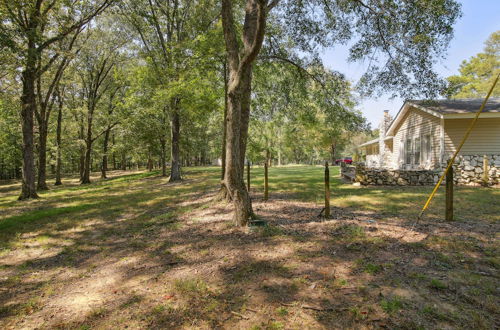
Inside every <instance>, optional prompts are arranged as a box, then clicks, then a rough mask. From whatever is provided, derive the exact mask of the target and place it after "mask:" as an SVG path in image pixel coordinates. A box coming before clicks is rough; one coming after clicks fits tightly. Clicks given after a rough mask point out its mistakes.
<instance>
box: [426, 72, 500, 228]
mask: <svg viewBox="0 0 500 330" xmlns="http://www.w3.org/2000/svg"><path fill="white" fill-rule="evenodd" d="M499 77H500V73H499V74H498V75H497V78H496V79H495V81H494V82H493V85H492V86H491V88H490V91H489V92H488V95H486V98H485V99H484V101H483V103H482V104H481V107H480V108H479V111H478V112H477V113H476V116H475V117H474V120H472V122H471V123H470V126H469V128H468V129H467V132H465V135H464V137H463V139H462V142H461V143H460V145H459V146H458V148H457V150H456V151H455V153H454V154H453V157H451V160H450V162H449V163H448V166H446V170H445V171H444V173H443V174H442V175H441V177H440V178H439V181H438V182H437V183H436V186H435V187H434V190H432V193H431V194H430V195H429V198H428V199H427V202H426V203H425V205H424V207H423V208H422V211H420V214H419V215H418V219H420V218H421V217H422V215H423V214H424V212H425V210H426V209H427V208H428V207H429V204H430V203H431V201H432V198H434V195H435V194H436V192H437V190H438V188H439V186H440V185H441V183H442V182H443V180H444V177H445V176H446V173H448V171H449V170H450V168H451V167H452V166H453V162H454V161H455V158H456V157H457V154H458V153H459V152H460V149H462V146H463V145H464V144H465V141H466V140H467V138H468V137H469V134H470V132H471V131H472V129H473V128H474V125H475V124H476V121H477V119H478V118H479V115H480V114H481V112H483V109H484V106H485V105H486V102H488V99H489V98H490V95H491V93H492V92H493V89H494V88H495V86H496V84H497V82H498V78H499ZM441 129H444V127H441Z"/></svg>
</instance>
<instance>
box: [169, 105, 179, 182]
mask: <svg viewBox="0 0 500 330" xmlns="http://www.w3.org/2000/svg"><path fill="white" fill-rule="evenodd" d="M172 103H173V106H172V123H171V125H170V126H171V130H172V142H171V143H172V148H171V149H172V150H171V152H172V164H171V169H170V179H169V180H168V181H169V182H175V181H180V180H182V178H181V162H180V147H179V144H180V139H181V121H180V116H179V99H174V101H173V102H172Z"/></svg>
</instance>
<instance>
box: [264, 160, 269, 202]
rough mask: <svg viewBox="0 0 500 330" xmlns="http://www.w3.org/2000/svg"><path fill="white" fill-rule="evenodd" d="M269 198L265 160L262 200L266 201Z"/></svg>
mask: <svg viewBox="0 0 500 330" xmlns="http://www.w3.org/2000/svg"><path fill="white" fill-rule="evenodd" d="M268 197H269V179H268V177H267V160H266V162H265V163H264V200H265V201H267V199H268Z"/></svg>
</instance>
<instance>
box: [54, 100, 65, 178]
mask: <svg viewBox="0 0 500 330" xmlns="http://www.w3.org/2000/svg"><path fill="white" fill-rule="evenodd" d="M58 99H59V108H58V112H57V129H56V146H57V156H56V157H57V159H56V183H55V185H56V186H59V185H62V182H61V130H62V107H63V103H62V100H61V96H60V95H58Z"/></svg>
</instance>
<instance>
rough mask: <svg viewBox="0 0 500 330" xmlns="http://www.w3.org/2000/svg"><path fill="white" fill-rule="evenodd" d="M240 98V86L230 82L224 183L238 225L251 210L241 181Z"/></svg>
mask: <svg viewBox="0 0 500 330" xmlns="http://www.w3.org/2000/svg"><path fill="white" fill-rule="evenodd" d="M234 79H238V77H231V80H233V81H234ZM238 85H241V84H238ZM235 87H236V88H235ZM242 98H243V93H242V91H241V88H238V86H234V85H233V84H231V86H230V87H229V90H228V112H227V123H226V124H227V133H226V134H227V138H226V170H225V175H224V184H225V186H226V188H227V190H228V194H229V195H230V197H231V200H232V201H233V203H234V218H233V220H234V222H235V224H236V225H238V226H245V225H247V223H248V219H249V217H250V210H251V201H250V196H249V195H248V191H247V190H246V187H245V183H244V181H243V160H244V157H245V156H244V150H242V143H241V137H242V134H243V133H242V125H241V119H242V118H241V116H242V109H241V106H242V102H243V100H242ZM242 153H243V155H242Z"/></svg>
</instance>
